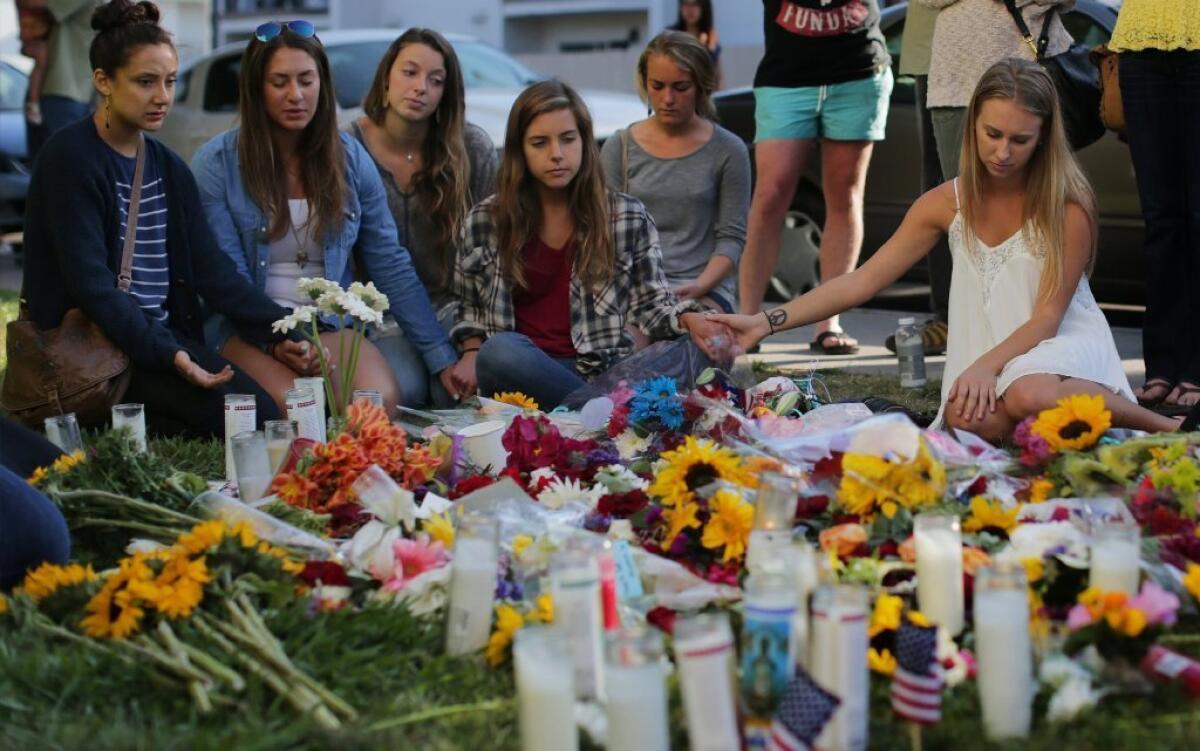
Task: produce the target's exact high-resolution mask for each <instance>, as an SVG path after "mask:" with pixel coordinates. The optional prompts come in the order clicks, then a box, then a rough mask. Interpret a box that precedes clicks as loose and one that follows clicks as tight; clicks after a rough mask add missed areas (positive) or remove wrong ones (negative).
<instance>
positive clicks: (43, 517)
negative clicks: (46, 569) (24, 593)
mask: <svg viewBox="0 0 1200 751" xmlns="http://www.w3.org/2000/svg"><path fill="white" fill-rule="evenodd" d="M70 555H71V537H70V535H68V534H67V523H66V521H65V520H64V519H63V516H62V514H61V513H59V510H58V507H57V506H55V505H54V503H53V502H52V501H51V500H50V499H49V498H47V497H46V496H44V495H42V494H41V493H40V492H39V491H38V490H37V489H36V488H34V487H32V486H31V485H30V484H29V483H27V482H25V478H23V477H20V476H18V475H16V474H15V473H14V472H13V471H12V470H10V469H8V468H7V467H3V466H0V590H7V589H10V588H12V587H14V586H16V585H17V584H20V583H21V579H22V578H23V577H24V576H25V572H26V571H28V570H29V569H31V568H34V567H35V566H38V565H40V564H42V563H44V562H47V561H49V562H50V563H66V562H67V558H69V557H70Z"/></svg>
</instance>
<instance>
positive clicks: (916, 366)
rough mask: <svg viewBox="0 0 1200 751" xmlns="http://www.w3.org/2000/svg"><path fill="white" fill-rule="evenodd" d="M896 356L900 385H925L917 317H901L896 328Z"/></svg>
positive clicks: (923, 348) (910, 387)
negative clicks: (898, 363)
mask: <svg viewBox="0 0 1200 751" xmlns="http://www.w3.org/2000/svg"><path fill="white" fill-rule="evenodd" d="M896 357H897V358H899V360H900V385H901V386H903V387H904V388H906V389H915V388H920V387H921V386H924V385H925V345H924V344H922V343H921V330H920V329H919V328H917V319H915V318H901V319H900V327H899V328H898V329H896Z"/></svg>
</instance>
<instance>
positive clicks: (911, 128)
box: [714, 0, 1144, 305]
mask: <svg viewBox="0 0 1200 751" xmlns="http://www.w3.org/2000/svg"><path fill="white" fill-rule="evenodd" d="M906 10H907V4H900V5H894V6H891V7H888V8H885V9H883V12H882V15H881V19H880V26H881V30H882V31H883V34H884V36H885V38H886V39H887V47H888V51H889V52H890V53H891V55H892V67H893V73H895V74H896V85H895V87H894V89H893V90H892V97H891V110H890V111H889V113H888V121H887V137H886V139H885V140H883V141H881V142H879V143H876V144H875V149H874V153H873V155H872V156H871V167H870V171H869V172H868V174H867V187H866V195H865V209H864V219H865V233H864V239H863V253H862V260H866V259H867V258H869V257H870V256H871V254H872V253H874V252H875V250H877V249H878V248H879V246H881V245H882V244H883V243H884V242H885V241H886V240H887V239H888V238H889V237H891V235H892V233H893V232H895V230H896V228H897V227H899V226H900V221H901V220H902V219H903V218H904V214H905V212H907V211H908V208H909V207H910V206H911V205H912V204H913V201H915V200H916V199H917V197H918V196H919V195H920V193H921V163H920V151H919V146H918V136H917V120H916V113H915V112H914V107H915V106H916V102H915V94H914V88H913V79H912V78H911V77H910V76H901V75H899V73H898V72H897V71H898V70H899V64H900V40H901V37H902V35H903V34H904V16H905V12H906ZM1116 19H1117V16H1116V13H1115V12H1114V11H1113V10H1112V9H1111V8H1109V7H1107V6H1105V5H1102V4H1101V3H1099V2H1096V1H1095V0H1078V1H1077V2H1076V4H1075V8H1074V10H1072V11H1069V12H1068V13H1066V15H1065V16H1064V17H1063V22H1064V23H1065V24H1066V27H1067V29H1068V30H1069V31H1070V32H1071V36H1073V37H1074V38H1075V40H1076V41H1077V42H1080V43H1083V44H1085V45H1087V46H1089V47H1094V46H1095V45H1097V44H1101V43H1103V42H1107V41H1108V39H1109V37H1110V36H1111V35H1112V29H1113V25H1114V24H1115V23H1116ZM714 99H715V103H716V106H717V114H718V118H719V119H720V121H721V124H722V125H724V126H725V127H726V128H729V129H730V130H732V131H733V132H734V133H737V134H738V135H740V136H741V137H742V138H743V139H744V140H745V141H746V142H747V143H748V144H751V143H753V141H754V92H753V90H752V89H750V88H748V87H743V88H740V89H731V90H728V91H721V92H718V93H717V94H716V95H715V97H714ZM1078 156H1079V160H1080V162H1081V164H1082V165H1083V169H1084V171H1085V172H1086V173H1087V175H1088V178H1089V179H1090V180H1091V182H1092V186H1093V188H1094V189H1095V191H1096V200H1097V205H1098V209H1099V214H1100V237H1099V248H1098V253H1097V258H1096V269H1095V272H1094V274H1093V275H1092V279H1091V283H1092V288H1093V290H1095V293H1096V296H1097V298H1098V299H1100V300H1101V301H1103V302H1106V303H1122V304H1138V305H1140V304H1143V303H1144V298H1143V294H1144V293H1143V289H1144V283H1143V268H1144V256H1143V253H1142V234H1143V223H1142V214H1141V207H1140V204H1139V202H1138V193H1137V186H1136V184H1135V182H1134V177H1133V165H1132V162H1131V161H1130V158H1129V149H1128V147H1127V146H1126V145H1125V144H1124V143H1122V142H1121V141H1120V140H1119V139H1118V138H1117V136H1116V135H1115V134H1114V133H1107V134H1105V136H1104V137H1103V138H1101V139H1100V140H1099V141H1097V142H1096V143H1094V144H1092V145H1091V146H1088V147H1087V148H1085V149H1083V150H1082V151H1080V152H1079V154H1078ZM812 162H813V163H812V164H810V165H809V167H808V169H807V170H806V172H805V174H804V175H803V177H802V178H801V180H800V186H799V189H798V190H797V191H796V198H795V200H794V201H793V203H792V209H791V211H790V212H789V214H788V217H787V220H786V222H785V228H784V243H783V246H782V248H781V251H780V257H779V263H778V264H777V266H776V275H775V278H774V280H773V284H772V286H773V288H774V291H775V292H776V293H777V294H779V295H782V296H785V297H791V296H793V295H796V294H800V293H803V292H805V291H806V290H808V289H811V288H812V287H813V286H815V285H816V283H817V281H818V280H819V278H820V277H819V270H818V248H819V247H820V242H821V226H822V224H823V223H824V217H825V208H824V201H823V199H822V196H821V187H820V186H821V179H820V176H821V168H820V160H819V158H817V159H814V160H812ZM905 279H906V280H911V281H917V282H924V281H926V279H927V277H926V276H925V271H924V265H923V264H920V265H918V266H917V267H914V269H913V270H912V271H910V272H909V273H908V274H907V275H906V277H905Z"/></svg>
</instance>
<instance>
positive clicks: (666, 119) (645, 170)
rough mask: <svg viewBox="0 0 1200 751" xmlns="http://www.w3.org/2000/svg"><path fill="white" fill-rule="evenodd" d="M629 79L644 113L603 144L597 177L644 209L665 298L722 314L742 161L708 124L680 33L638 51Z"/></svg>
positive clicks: (709, 80) (733, 262)
mask: <svg viewBox="0 0 1200 751" xmlns="http://www.w3.org/2000/svg"><path fill="white" fill-rule="evenodd" d="M636 78H637V86H638V91H639V93H641V95H642V98H643V99H645V100H646V102H647V103H648V104H649V105H650V108H651V110H652V111H653V114H652V115H651V116H650V117H648V118H646V119H645V120H640V121H638V122H636V123H634V124H632V125H631V126H629V127H628V128H626V129H625V130H621V131H618V133H617V134H616V135H615V136H614V137H612V138H610V139H608V140H607V141H606V142H605V144H604V148H603V149H602V150H601V152H600V159H601V163H602V164H603V166H604V174H605V179H606V180H607V182H608V186H609V188H610V189H612V190H615V191H620V192H622V193H627V194H629V195H631V196H633V197H634V198H637V199H638V200H640V201H641V202H642V203H644V204H645V205H646V209H647V211H649V213H650V216H651V218H652V219H654V224H655V226H656V227H657V228H658V235H659V239H660V241H661V243H662V268H663V271H664V272H665V274H666V277H667V283H668V284H670V285H671V287H672V289H673V291H674V292H675V294H676V295H677V296H678V297H680V298H681V299H685V300H698V301H700V302H701V303H703V304H704V305H707V306H708V307H710V308H713V309H716V310H719V311H721V312H724V313H729V312H732V311H733V310H734V309H735V307H736V300H735V296H736V286H737V285H736V280H737V273H736V271H737V262H738V259H739V258H740V257H741V255H742V249H743V248H744V247H745V245H746V212H747V211H748V210H749V207H750V157H749V154H748V153H747V151H746V145H745V144H744V143H742V140H741V139H740V138H738V137H737V136H736V135H734V134H733V133H730V132H729V131H728V130H725V129H724V128H722V127H721V126H719V125H717V124H716V123H714V122H713V121H712V119H711V118H712V117H713V115H714V114H715V109H714V108H713V104H712V92H713V90H714V89H715V88H716V83H717V75H716V69H715V67H714V66H713V63H712V57H711V56H710V55H709V52H708V50H707V49H705V47H704V45H702V44H700V43H699V42H698V41H696V39H695V38H694V37H692V36H690V35H689V34H685V33H682V32H678V31H665V32H663V33H662V34H659V35H658V36H657V37H655V38H654V39H652V40H651V41H650V44H649V45H648V46H647V47H646V49H645V51H644V52H642V56H641V58H640V59H639V60H638V66H637V77H636ZM631 333H632V332H631ZM635 337H637V334H636V333H635ZM643 341H644V340H642V339H640V338H639V343H642V342H643Z"/></svg>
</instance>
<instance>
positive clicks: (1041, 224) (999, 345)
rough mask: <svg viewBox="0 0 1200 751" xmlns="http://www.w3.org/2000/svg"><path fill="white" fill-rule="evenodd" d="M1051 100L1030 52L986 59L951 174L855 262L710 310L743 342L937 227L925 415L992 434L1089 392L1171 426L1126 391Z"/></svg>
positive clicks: (797, 322)
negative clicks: (933, 408) (942, 286)
mask: <svg viewBox="0 0 1200 751" xmlns="http://www.w3.org/2000/svg"><path fill="white" fill-rule="evenodd" d="M1056 98H1057V94H1056V93H1055V89H1054V84H1053V82H1052V81H1051V80H1050V77H1049V76H1048V75H1047V74H1046V72H1045V71H1043V70H1042V68H1041V67H1040V66H1038V65H1037V64H1035V63H1031V62H1027V61H1023V60H1017V59H1012V58H1010V59H1008V60H1004V61H1001V62H999V63H996V64H995V65H993V66H992V67H991V68H989V69H988V71H987V73H985V74H984V76H983V78H981V79H980V81H979V84H978V85H977V86H976V89H975V93H974V95H973V96H972V98H971V103H970V106H969V107H968V111H967V125H966V129H965V133H964V137H963V149H962V156H961V169H960V172H959V174H960V177H959V178H958V179H956V180H954V181H953V182H950V183H945V184H943V185H941V186H939V187H937V188H934V189H933V190H931V191H929V192H928V193H926V194H925V195H923V196H921V197H920V198H919V199H917V202H916V203H915V204H913V206H912V208H911V209H909V211H908V214H907V215H906V216H905V218H904V221H903V222H902V223H901V225H900V228H899V229H898V230H896V233H895V234H894V235H893V236H892V237H891V239H889V240H888V241H887V243H885V244H884V246H883V247H882V248H880V249H879V252H877V253H876V254H875V255H874V256H872V257H871V259H870V260H869V261H867V263H865V264H863V266H862V267H861V268H859V269H857V270H856V271H854V272H852V273H851V274H848V275H846V276H844V277H840V278H838V279H836V280H834V281H833V282H830V283H828V284H824V285H822V286H820V287H818V288H817V289H815V290H813V291H812V292H810V293H809V294H807V295H805V296H803V297H801V298H797V299H796V300H793V301H791V302H790V303H788V304H787V305H784V306H782V307H780V308H775V309H773V310H770V311H766V312H765V313H763V314H761V315H756V316H715V318H716V319H717V320H720V321H722V322H724V323H726V324H727V325H729V326H730V327H731V328H733V329H734V330H735V331H736V332H737V334H738V339H739V343H740V344H741V346H743V347H746V348H748V347H750V346H753V345H754V344H756V343H757V342H758V341H760V340H761V339H763V338H764V337H765V336H767V335H769V334H772V333H776V332H779V331H782V330H784V329H789V328H793V327H796V326H803V325H805V324H807V323H810V322H812V321H817V320H821V319H823V318H825V317H827V316H829V315H833V314H836V313H839V312H841V311H844V310H847V309H849V308H852V307H855V306H857V305H861V304H862V303H864V302H866V301H867V300H869V299H871V298H872V297H873V296H874V295H875V294H876V293H877V292H879V291H880V290H881V289H883V288H884V287H886V286H888V285H889V284H891V283H892V282H894V281H895V280H896V279H898V278H899V277H900V276H901V275H902V274H903V273H904V272H905V271H906V270H908V268H909V267H911V266H912V265H913V264H914V263H916V262H917V261H919V260H920V259H921V258H922V257H923V256H924V255H925V254H926V253H928V252H929V250H930V249H931V248H932V247H933V245H934V244H935V243H936V241H937V239H938V238H939V236H940V234H941V233H947V234H948V235H949V240H950V249H951V252H952V253H953V255H954V275H953V278H952V281H951V284H950V336H949V342H948V343H947V347H946V370H945V374H944V377H943V381H942V406H941V409H940V410H939V412H938V419H937V424H938V425H942V426H947V427H953V428H961V429H963V430H967V431H970V432H972V433H975V434H977V435H980V436H982V437H984V438H987V439H989V440H993V441H996V440H1002V439H1004V438H1006V437H1008V436H1009V435H1010V434H1011V433H1012V430H1013V428H1014V427H1015V426H1016V424H1017V423H1019V422H1020V421H1021V420H1022V419H1024V418H1025V417H1027V416H1029V415H1033V414H1037V413H1038V412H1040V411H1041V410H1043V409H1047V408H1049V407H1053V406H1054V405H1055V403H1056V402H1057V401H1058V400H1059V399H1061V398H1063V397H1065V396H1069V395H1073V394H1096V395H1100V396H1102V397H1103V398H1104V403H1105V407H1106V408H1107V409H1108V410H1109V411H1110V412H1111V413H1112V421H1113V425H1114V426H1116V427H1128V428H1137V429H1141V430H1148V431H1166V430H1174V429H1176V428H1177V427H1178V426H1179V421H1178V420H1175V419H1172V418H1167V417H1163V416H1162V415H1159V414H1157V413H1154V412H1151V411H1150V410H1147V409H1144V408H1142V407H1140V406H1138V404H1137V403H1136V402H1135V401H1134V399H1133V394H1132V392H1131V390H1130V388H1129V382H1128V380H1127V379H1126V377H1125V374H1124V371H1123V370H1122V368H1121V361H1120V358H1119V356H1118V355H1117V349H1116V345H1115V344H1114V343H1113V338H1112V332H1111V331H1110V330H1109V328H1108V323H1107V321H1106V320H1105V318H1104V315H1103V314H1102V313H1101V312H1100V309H1099V308H1098V307H1097V305H1096V301H1095V298H1094V297H1092V291H1091V287H1090V286H1089V285H1088V281H1087V277H1086V272H1087V270H1088V269H1090V267H1091V265H1092V261H1093V254H1094V252H1095V247H1096V216H1095V198H1094V196H1093V194H1092V190H1091V186H1090V185H1089V184H1088V182H1087V179H1086V178H1085V177H1084V175H1083V173H1082V171H1081V170H1080V169H1079V165H1078V164H1077V163H1076V161H1075V158H1074V156H1073V155H1072V153H1071V151H1070V148H1069V147H1068V145H1067V141H1066V135H1065V133H1064V131H1063V126H1062V122H1061V119H1060V117H1059V115H1058V112H1059V107H1058V103H1057V101H1056Z"/></svg>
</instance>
